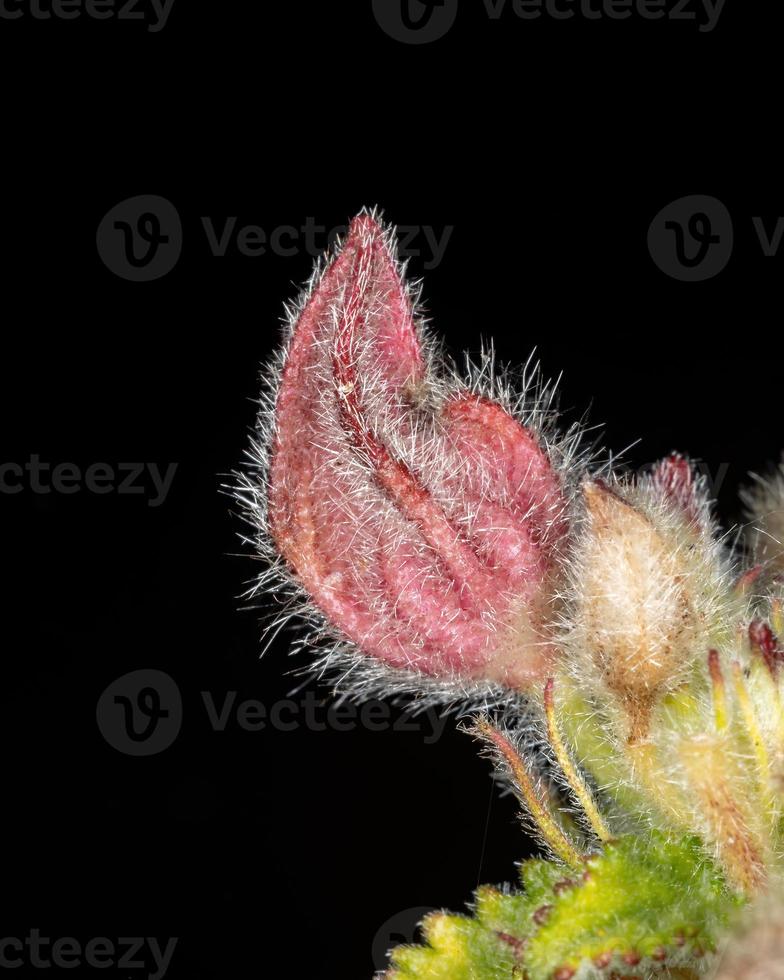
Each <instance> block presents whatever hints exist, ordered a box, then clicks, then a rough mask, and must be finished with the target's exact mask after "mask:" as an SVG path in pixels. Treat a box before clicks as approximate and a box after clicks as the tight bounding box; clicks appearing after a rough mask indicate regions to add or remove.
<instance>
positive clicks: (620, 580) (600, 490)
mask: <svg viewBox="0 0 784 980" xmlns="http://www.w3.org/2000/svg"><path fill="white" fill-rule="evenodd" d="M583 495H584V500H585V510H586V517H585V529H584V534H583V537H582V541H581V543H580V546H579V547H578V550H577V554H576V556H575V558H574V561H573V572H572V575H573V591H574V603H573V612H572V621H571V623H570V625H569V630H568V637H567V644H568V646H569V648H570V650H571V652H572V662H573V664H574V667H575V669H576V671H578V672H586V673H587V676H589V677H592V678H593V682H594V688H595V689H596V690H599V691H606V692H610V694H611V696H612V697H613V698H614V699H615V700H616V701H617V703H618V704H620V706H621V707H622V709H623V710H624V712H625V713H626V715H627V718H628V724H629V731H628V734H629V737H631V738H633V739H634V738H641V737H645V736H646V735H647V733H648V722H649V717H650V713H651V710H652V708H653V706H654V705H655V704H656V702H657V701H658V700H659V699H660V698H661V697H662V696H663V695H664V694H666V693H668V692H670V691H672V690H674V689H675V688H676V687H677V686H678V685H679V684H681V683H682V682H683V680H684V678H685V677H686V674H687V672H688V670H689V668H690V666H691V665H692V664H693V663H694V660H695V656H698V655H700V654H701V653H702V651H703V650H704V651H707V649H708V646H709V645H710V644H709V637H710V629H711V625H712V624H713V622H714V620H715V618H716V615H715V607H716V605H717V604H718V603H719V602H720V598H721V594H722V592H723V589H724V581H723V578H722V574H721V569H720V568H718V567H717V565H716V562H715V560H714V554H713V553H712V548H713V545H712V543H711V544H707V543H706V544H705V548H704V550H703V549H701V548H700V539H701V537H702V534H703V532H702V530H701V522H702V521H703V518H704V513H703V511H704V509H703V507H702V506H701V504H700V502H699V499H698V498H697V496H696V495H695V492H694V490H693V483H692V480H691V475H690V471H689V470H688V464H686V467H684V466H683V465H682V462H680V461H678V459H677V458H671V460H669V461H666V462H665V464H662V465H660V467H658V468H657V470H656V471H655V472H654V475H653V477H652V478H651V479H649V480H647V481H644V482H641V483H640V484H637V485H621V484H618V485H617V486H613V487H611V486H609V485H607V484H605V483H603V482H600V481H593V482H588V483H586V484H585V486H584V489H583Z"/></svg>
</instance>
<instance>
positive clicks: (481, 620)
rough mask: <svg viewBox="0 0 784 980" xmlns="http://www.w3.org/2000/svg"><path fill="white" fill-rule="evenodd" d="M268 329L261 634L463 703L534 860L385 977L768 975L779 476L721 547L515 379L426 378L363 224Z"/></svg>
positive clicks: (783, 487)
mask: <svg viewBox="0 0 784 980" xmlns="http://www.w3.org/2000/svg"><path fill="white" fill-rule="evenodd" d="M287 334H288V335H287V338H286V342H285V345H284V348H283V350H282V352H281V355H280V357H279V359H278V362H277V363H276V364H275V365H274V366H273V367H272V369H271V370H270V372H269V373H268V375H267V382H268V383H267V387H266V390H265V394H264V398H263V405H262V411H261V413H260V416H259V433H258V438H257V440H256V442H255V443H254V446H253V452H252V465H251V466H250V467H249V468H248V469H246V471H245V473H244V474H243V475H242V476H241V478H240V481H239V489H238V496H239V498H240V500H241V501H242V503H243V505H244V507H245V510H246V512H247V515H248V517H249V518H250V520H251V522H252V524H253V527H254V529H255V535H254V544H255V545H256V547H257V548H258V549H259V551H260V553H261V555H262V557H263V559H264V562H265V571H264V573H263V574H262V576H261V577H260V580H259V582H258V583H257V586H256V589H255V590H254V591H263V590H269V589H271V590H273V591H274V592H275V593H276V595H277V596H278V598H281V597H282V598H284V599H285V600H286V601H285V605H284V611H283V613H282V614H281V615H280V616H279V617H278V618H277V619H276V620H275V622H274V623H273V624H272V626H271V628H272V629H279V628H280V627H282V626H283V625H284V624H285V623H286V622H287V621H288V620H289V618H291V617H292V616H298V617H301V618H302V619H304V620H305V621H306V622H308V623H309V624H310V625H311V629H310V631H309V633H308V635H307V637H306V638H305V639H304V640H303V641H301V644H300V645H306V646H308V647H313V648H314V649H315V650H316V651H317V654H316V658H315V665H316V669H318V670H320V671H324V670H326V671H329V672H330V673H332V675H333V676H334V677H336V678H337V679H338V682H337V683H338V689H339V691H340V692H341V694H344V695H345V694H346V693H348V694H349V695H351V696H356V697H366V696H368V695H370V694H375V693H378V692H383V693H386V694H391V695H395V694H402V693H406V694H410V695H413V696H414V697H415V698H416V702H417V704H418V705H419V706H420V707H421V706H422V705H424V704H430V703H433V702H440V703H443V704H444V705H445V706H455V705H459V706H461V707H463V708H464V709H466V710H470V711H473V713H474V714H475V716H476V717H475V721H474V724H473V726H472V729H471V730H472V732H473V733H474V734H475V736H476V737H477V738H478V739H479V740H480V742H481V744H482V746H483V747H484V749H485V751H486V752H487V753H488V754H489V755H490V756H491V757H492V758H493V760H494V761H495V763H496V764H497V765H498V766H499V767H500V768H501V770H502V771H503V772H504V773H505V774H506V775H507V777H508V778H509V780H510V781H511V784H512V785H513V787H514V789H515V791H516V793H517V795H518V797H519V799H520V802H521V813H522V817H523V820H524V822H525V824H526V826H527V827H528V828H529V829H531V830H532V831H533V832H534V833H535V834H536V836H537V837H538V839H539V840H540V841H541V844H542V846H543V848H544V851H545V854H546V857H545V858H542V859H537V860H534V861H529V862H527V863H525V864H524V865H523V868H522V887H521V888H509V887H506V888H504V889H500V890H499V889H495V888H483V889H480V890H479V892H478V893H477V895H476V899H475V904H474V909H473V914H472V915H466V916H462V915H447V914H438V915H431V916H429V917H428V918H427V919H426V920H425V922H424V923H423V945H422V946H416V947H402V948H399V949H397V950H396V951H394V952H393V953H392V957H391V965H390V971H389V977H390V978H394V980H447V978H449V980H497V978H498V980H500V978H524V977H527V978H529V980H547V978H553V980H571V978H578V980H580V978H583V977H591V976H599V975H602V976H608V977H610V976H612V977H615V978H621V977H639V978H649V977H656V976H671V977H681V978H688V977H693V976H696V975H699V974H702V973H705V972H706V971H709V970H715V969H717V968H721V967H720V966H719V961H720V959H721V954H722V953H723V952H724V950H725V947H726V946H727V942H728V937H730V938H729V942H730V946H729V952H728V953H727V959H725V961H724V962H725V965H726V963H728V962H730V963H738V964H740V965H738V966H737V967H733V969H735V970H736V973H735V974H733V975H737V977H739V978H748V980H750V978H751V977H752V976H755V977H756V976H760V977H762V976H767V975H771V976H773V975H778V974H774V972H772V971H773V967H772V966H770V964H771V963H772V962H774V961H775V960H776V959H777V958H784V941H782V940H781V934H782V930H781V925H780V923H781V920H782V918H783V917H784V913H782V904H781V902H779V901H777V900H776V898H775V896H776V895H777V894H778V893H779V888H780V878H781V873H782V863H783V860H784V854H783V853H782V802H783V800H782V792H783V788H784V712H783V711H782V704H781V698H782V690H781V688H782V684H781V675H782V666H781V665H782V661H784V650H782V648H781V646H780V645H779V637H782V636H784V612H783V611H782V610H783V608H784V607H783V606H782V601H783V600H784V582H783V581H782V575H784V547H782V544H781V541H782V535H784V476H782V474H781V473H779V475H778V476H776V477H774V478H773V479H771V480H769V481H760V480H758V481H757V484H756V487H755V488H754V489H753V490H751V491H749V493H748V494H747V497H746V501H747V504H748V506H749V508H750V518H751V521H750V530H749V535H748V538H749V540H748V547H747V549H746V553H745V554H744V555H739V554H733V553H732V552H731V551H730V549H729V548H728V547H727V545H726V542H725V539H724V538H723V537H722V536H721V534H720V533H719V532H718V530H717V528H716V527H715V525H714V521H713V518H712V513H711V505H710V501H709V500H708V499H707V496H706V491H705V487H704V485H703V482H702V481H701V480H700V479H699V478H698V477H697V476H696V475H695V473H694V470H693V468H692V466H691V464H690V463H689V461H688V460H687V459H685V458H684V457H682V456H680V455H676V454H674V455H672V456H670V457H669V458H667V459H665V460H663V461H662V462H661V463H659V464H658V465H657V466H656V467H655V468H654V470H653V472H652V473H651V474H649V475H647V476H645V477H643V478H637V479H631V478H629V477H626V476H622V475H618V474H615V473H613V471H612V469H611V468H609V467H607V466H599V465H598V464H597V463H595V462H594V461H593V460H592V458H591V455H590V454H589V453H584V452H582V451H581V449H580V432H579V430H578V429H576V428H571V429H569V430H568V431H566V432H562V431H559V428H558V425H557V419H556V415H555V410H554V404H553V399H552V393H551V389H550V388H549V387H548V386H547V385H544V384H542V382H541V381H540V380H539V378H538V376H537V374H536V372H534V371H531V370H526V371H524V372H523V373H522V375H521V376H520V377H519V378H518V379H517V381H515V380H514V379H513V378H512V377H511V376H508V375H503V376H500V375H498V374H496V371H495V368H494V364H493V361H492V357H487V358H485V359H483V361H482V363H480V365H479V366H473V365H469V366H468V369H467V371H466V374H465V376H461V374H460V373H459V372H457V371H456V370H455V369H454V368H452V367H450V366H448V365H446V364H445V363H444V362H443V359H442V358H441V357H439V356H438V354H437V351H436V347H435V345H434V343H433V341H432V340H431V339H430V338H429V336H428V334H427V332H426V330H425V328H424V326H423V323H422V321H421V318H420V316H419V314H418V311H417V294H416V291H415V290H414V289H413V288H412V287H411V286H408V285H407V284H406V281H405V277H404V270H403V269H402V268H401V266H400V265H399V264H398V263H397V261H396V259H395V253H394V246H393V236H392V232H391V231H389V230H387V229H385V228H384V227H383V226H382V225H381V223H380V222H379V220H378V219H377V218H376V216H375V215H373V214H369V213H363V214H361V215H359V216H358V217H357V218H356V219H355V220H354V221H353V223H352V224H351V227H350V230H349V233H348V235H347V237H346V240H345V241H344V242H343V243H342V246H341V247H340V248H339V249H338V250H337V251H336V253H335V254H334V255H333V256H332V257H331V258H330V259H329V260H328V261H327V262H326V263H325V264H323V265H322V266H320V267H319V268H318V269H317V270H316V273H315V274H314V277H313V279H312V281H311V283H310V285H309V286H308V287H307V289H306V290H305V292H304V294H303V296H302V297H301V298H300V300H299V301H298V302H297V304H296V305H295V306H294V307H293V308H292V309H291V310H289V315H288V331H287ZM311 659H312V658H311ZM542 744H544V745H545V746H546V747H547V750H546V752H545V753H544V756H543V754H542V752H541V745H542ZM534 745H536V746H538V747H539V749H538V750H537V751H536V752H534V751H533V746H534ZM575 813H576V814H577V817H576V819H574V818H573V817H572V816H571V815H574V814H575ZM567 815H570V816H569V818H567ZM434 898H435V896H434ZM743 908H748V909H750V910H751V912H749V913H748V915H751V919H748V918H744V917H743V916H741V915H740V910H742V909H743ZM755 915H756V918H755V917H754V916H755ZM736 920H737V921H738V923H739V924H736ZM744 923H747V924H746V925H744ZM748 923H750V924H748ZM760 923H762V924H760ZM744 928H745V929H747V930H749V933H748V936H747V937H746V938H745V939H744V938H740V939H733V938H732V937H733V936H734V935H735V930H742V929H744ZM754 930H757V932H758V933H759V934H760V935H764V936H765V942H764V943H762V944H761V947H760V949H756V950H754V949H753V943H752V944H751V945H750V940H749V936H752V935H753V934H754ZM755 956H756V959H755V958H754V957H755ZM744 963H746V964H748V963H752V967H753V969H754V970H757V971H758V972H757V973H752V972H749V971H751V969H752V967H749V968H748V970H746V967H744V966H743V964H744ZM766 963H767V964H768V966H770V969H769V972H768V973H765V972H762V973H760V972H759V970H760V969H762V970H763V971H764V970H765V969H767V967H766V965H765V964H766ZM760 964H762V965H760ZM744 970H746V972H744ZM724 975H725V974H722V976H724ZM726 976H727V977H729V974H726Z"/></svg>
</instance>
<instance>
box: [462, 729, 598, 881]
mask: <svg viewBox="0 0 784 980" xmlns="http://www.w3.org/2000/svg"><path fill="white" fill-rule="evenodd" d="M476 730H477V731H478V733H479V734H480V735H481V736H482V737H483V738H485V739H486V740H487V741H488V742H489V743H490V744H491V745H492V746H493V747H494V748H495V749H496V751H497V752H499V753H500V755H501V756H502V758H503V759H504V760H505V762H506V764H507V765H508V766H509V769H510V771H511V773H512V778H513V779H514V781H515V785H516V786H517V789H518V790H519V792H520V795H521V796H522V798H523V800H524V802H525V805H526V807H527V808H528V812H529V813H530V814H531V817H532V819H533V821H534V823H535V824H536V826H537V828H538V829H539V833H540V834H541V835H542V837H543V838H544V840H545V842H546V843H547V845H548V846H549V848H550V849H551V850H552V852H553V853H554V854H556V855H557V856H558V857H559V858H560V859H561V860H562V861H563V862H564V863H565V864H568V865H570V866H571V867H573V868H577V869H579V868H581V867H582V866H583V864H584V863H585V859H584V857H583V856H582V855H581V854H579V853H578V851H577V850H576V848H575V847H574V845H573V844H572V842H571V841H570V840H569V838H568V837H567V836H566V834H565V833H564V832H563V831H562V830H561V828H560V827H559V826H558V824H557V822H556V821H555V819H554V818H553V815H552V814H551V813H550V811H549V810H548V809H547V807H546V805H545V804H544V803H543V801H542V799H541V797H540V796H539V793H538V792H537V790H536V786H535V784H534V780H533V778H532V776H531V773H530V772H529V769H528V764H527V763H526V761H525V760H524V759H523V758H522V756H521V755H520V754H519V752H518V751H517V750H516V749H515V747H514V746H513V745H512V743H511V742H510V741H509V739H508V738H507V737H506V736H505V735H504V734H503V733H502V732H500V731H499V730H498V729H497V728H494V727H493V726H492V725H491V724H490V723H489V722H488V721H487V720H486V719H480V720H479V721H478V722H477V723H476Z"/></svg>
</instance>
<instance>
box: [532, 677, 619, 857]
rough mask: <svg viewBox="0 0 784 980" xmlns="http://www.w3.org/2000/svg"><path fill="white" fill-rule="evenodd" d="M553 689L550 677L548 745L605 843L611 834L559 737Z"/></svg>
mask: <svg viewBox="0 0 784 980" xmlns="http://www.w3.org/2000/svg"><path fill="white" fill-rule="evenodd" d="M553 687H554V681H553V678H552V677H551V678H550V679H549V680H548V681H547V684H546V685H545V689H544V711H545V717H546V719H547V737H548V739H549V741H550V745H551V746H552V748H553V751H554V752H555V757H556V759H557V760H558V765H559V766H560V767H561V771H562V772H563V774H564V776H565V777H566V781H567V782H568V783H569V786H570V787H571V789H572V792H573V793H574V795H575V796H576V797H577V800H578V802H579V804H580V806H581V807H582V808H583V812H584V813H585V816H586V818H587V819H588V823H589V824H590V825H591V829H592V830H593V832H594V833H595V834H596V836H597V837H598V838H599V840H601V841H605V842H606V841H609V840H612V834H611V833H610V831H609V829H608V827H607V824H606V823H605V822H604V820H603V819H602V815H601V813H600V812H599V809H598V807H597V806H596V803H595V802H594V798H593V796H592V794H591V791H590V790H589V789H588V786H587V785H586V783H585V780H584V779H583V777H582V776H581V775H580V773H579V772H578V771H577V769H576V767H575V766H574V764H573V762H572V759H571V756H570V754H569V750H568V749H567V747H566V745H565V743H564V740H563V738H562V737H561V732H560V730H559V728H558V721H557V719H556V717H555V700H554V697H553Z"/></svg>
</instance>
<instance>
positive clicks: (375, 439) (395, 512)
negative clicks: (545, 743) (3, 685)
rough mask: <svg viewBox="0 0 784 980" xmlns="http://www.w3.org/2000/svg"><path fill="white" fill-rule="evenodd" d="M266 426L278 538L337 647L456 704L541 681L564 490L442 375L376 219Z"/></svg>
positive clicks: (334, 287) (341, 267)
mask: <svg viewBox="0 0 784 980" xmlns="http://www.w3.org/2000/svg"><path fill="white" fill-rule="evenodd" d="M269 428H270V431H271V437H270V440H269V441H270V446H269V455H270V462H269V473H268V489H267V506H266V514H267V521H268V532H269V535H270V536H271V538H272V541H273V543H274V547H275V549H276V551H277V552H278V553H279V555H281V556H282V557H283V558H284V559H285V562H286V565H287V566H288V569H289V571H290V573H292V574H293V578H294V580H295V582H296V583H297V584H298V585H299V586H300V587H301V589H302V590H304V592H305V593H306V594H307V596H308V597H309V600H310V602H311V603H312V605H313V606H315V608H316V610H317V612H318V614H319V618H320V619H322V620H324V621H326V622H327V624H329V625H330V626H331V627H332V632H333V634H335V635H336V637H337V639H338V640H343V641H345V640H348V641H350V643H351V644H353V645H354V647H355V648H358V649H359V651H361V653H362V654H365V655H367V657H368V658H372V659H373V660H375V661H376V662H380V663H382V664H384V665H386V666H387V667H391V668H397V669H399V670H400V669H402V670H405V671H413V672H416V673H417V674H418V675H425V676H427V677H430V678H433V679H436V680H438V681H440V682H448V681H458V682H460V683H461V684H462V685H463V689H465V684H466V682H467V681H473V682H487V683H490V684H500V685H504V686H506V687H510V688H523V687H527V686H528V685H530V684H531V683H532V682H533V681H539V680H541V678H542V677H543V676H544V674H545V673H546V669H547V664H548V662H549V658H550V657H551V656H552V653H551V650H552V648H551V647H550V645H549V643H548V642H547V641H546V637H545V636H544V635H543V625H544V620H545V618H546V616H547V612H548V610H547V604H548V597H549V595H550V592H549V590H548V585H547V583H548V580H549V579H550V577H551V575H552V574H553V571H554V567H555V557H556V549H557V547H558V544H559V540H560V539H561V538H562V536H563V534H564V532H565V518H564V510H565V499H564V495H563V492H562V489H561V481H560V479H559V476H558V475H557V473H556V472H555V470H554V469H553V466H552V465H551V463H550V461H549V459H548V457H547V455H546V454H545V452H544V451H543V449H542V448H541V446H540V444H539V441H538V438H537V435H536V434H535V433H534V432H532V431H530V430H529V429H527V428H526V427H524V426H523V425H522V424H521V423H520V422H519V421H518V420H517V419H516V418H514V417H513V416H512V415H511V414H510V413H509V412H508V411H507V410H506V409H505V408H504V407H503V406H502V405H501V404H500V403H498V402H496V401H494V400H492V399H491V398H489V397H486V396H484V395H482V394H477V393H475V392H474V391H473V390H471V389H469V388H468V387H459V386H458V385H457V384H455V383H453V382H449V383H447V382H445V381H444V380H443V379H442V378H440V377H438V376H436V373H435V371H434V370H433V368H432V366H431V363H430V357H429V355H428V353H427V351H426V348H425V345H424V343H423V338H422V333H421V329H420V326H419V324H418V323H417V321H416V318H415V313H414V308H413V303H412V299H411V294H410V291H409V289H408V288H407V287H406V285H405V283H404V281H403V279H402V276H401V270H400V268H399V266H398V264H397V262H396V260H395V257H394V254H393V252H392V249H391V246H390V239H389V235H388V234H387V233H386V232H385V231H384V230H383V229H382V227H381V226H380V225H379V224H378V222H377V221H376V220H375V219H374V218H373V217H372V216H370V215H368V214H362V215H360V216H359V217H357V218H355V219H354V221H353V222H352V224H351V227H350V229H349V232H348V236H347V238H346V240H345V241H344V243H343V245H342V248H341V249H340V251H339V252H338V254H337V255H336V256H335V257H334V259H333V260H332V261H331V263H330V264H329V265H328V266H327V268H326V269H325V271H324V272H323V274H322V275H321V276H320V278H319V279H318V281H317V283H316V284H315V286H314V288H313V289H312V290H311V292H310V294H309V295H308V297H307V298H306V300H305V302H304V303H303V305H302V306H301V308H300V309H299V312H298V315H297V316H296V318H295V321H294V322H293V324H292V332H291V336H290V339H289V343H288V350H287V351H286V354H285V362H284V366H283V371H282V375H281V377H280V381H279V387H278V390H277V395H276V399H275V409H274V418H273V420H272V425H271V426H270V427H269Z"/></svg>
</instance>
